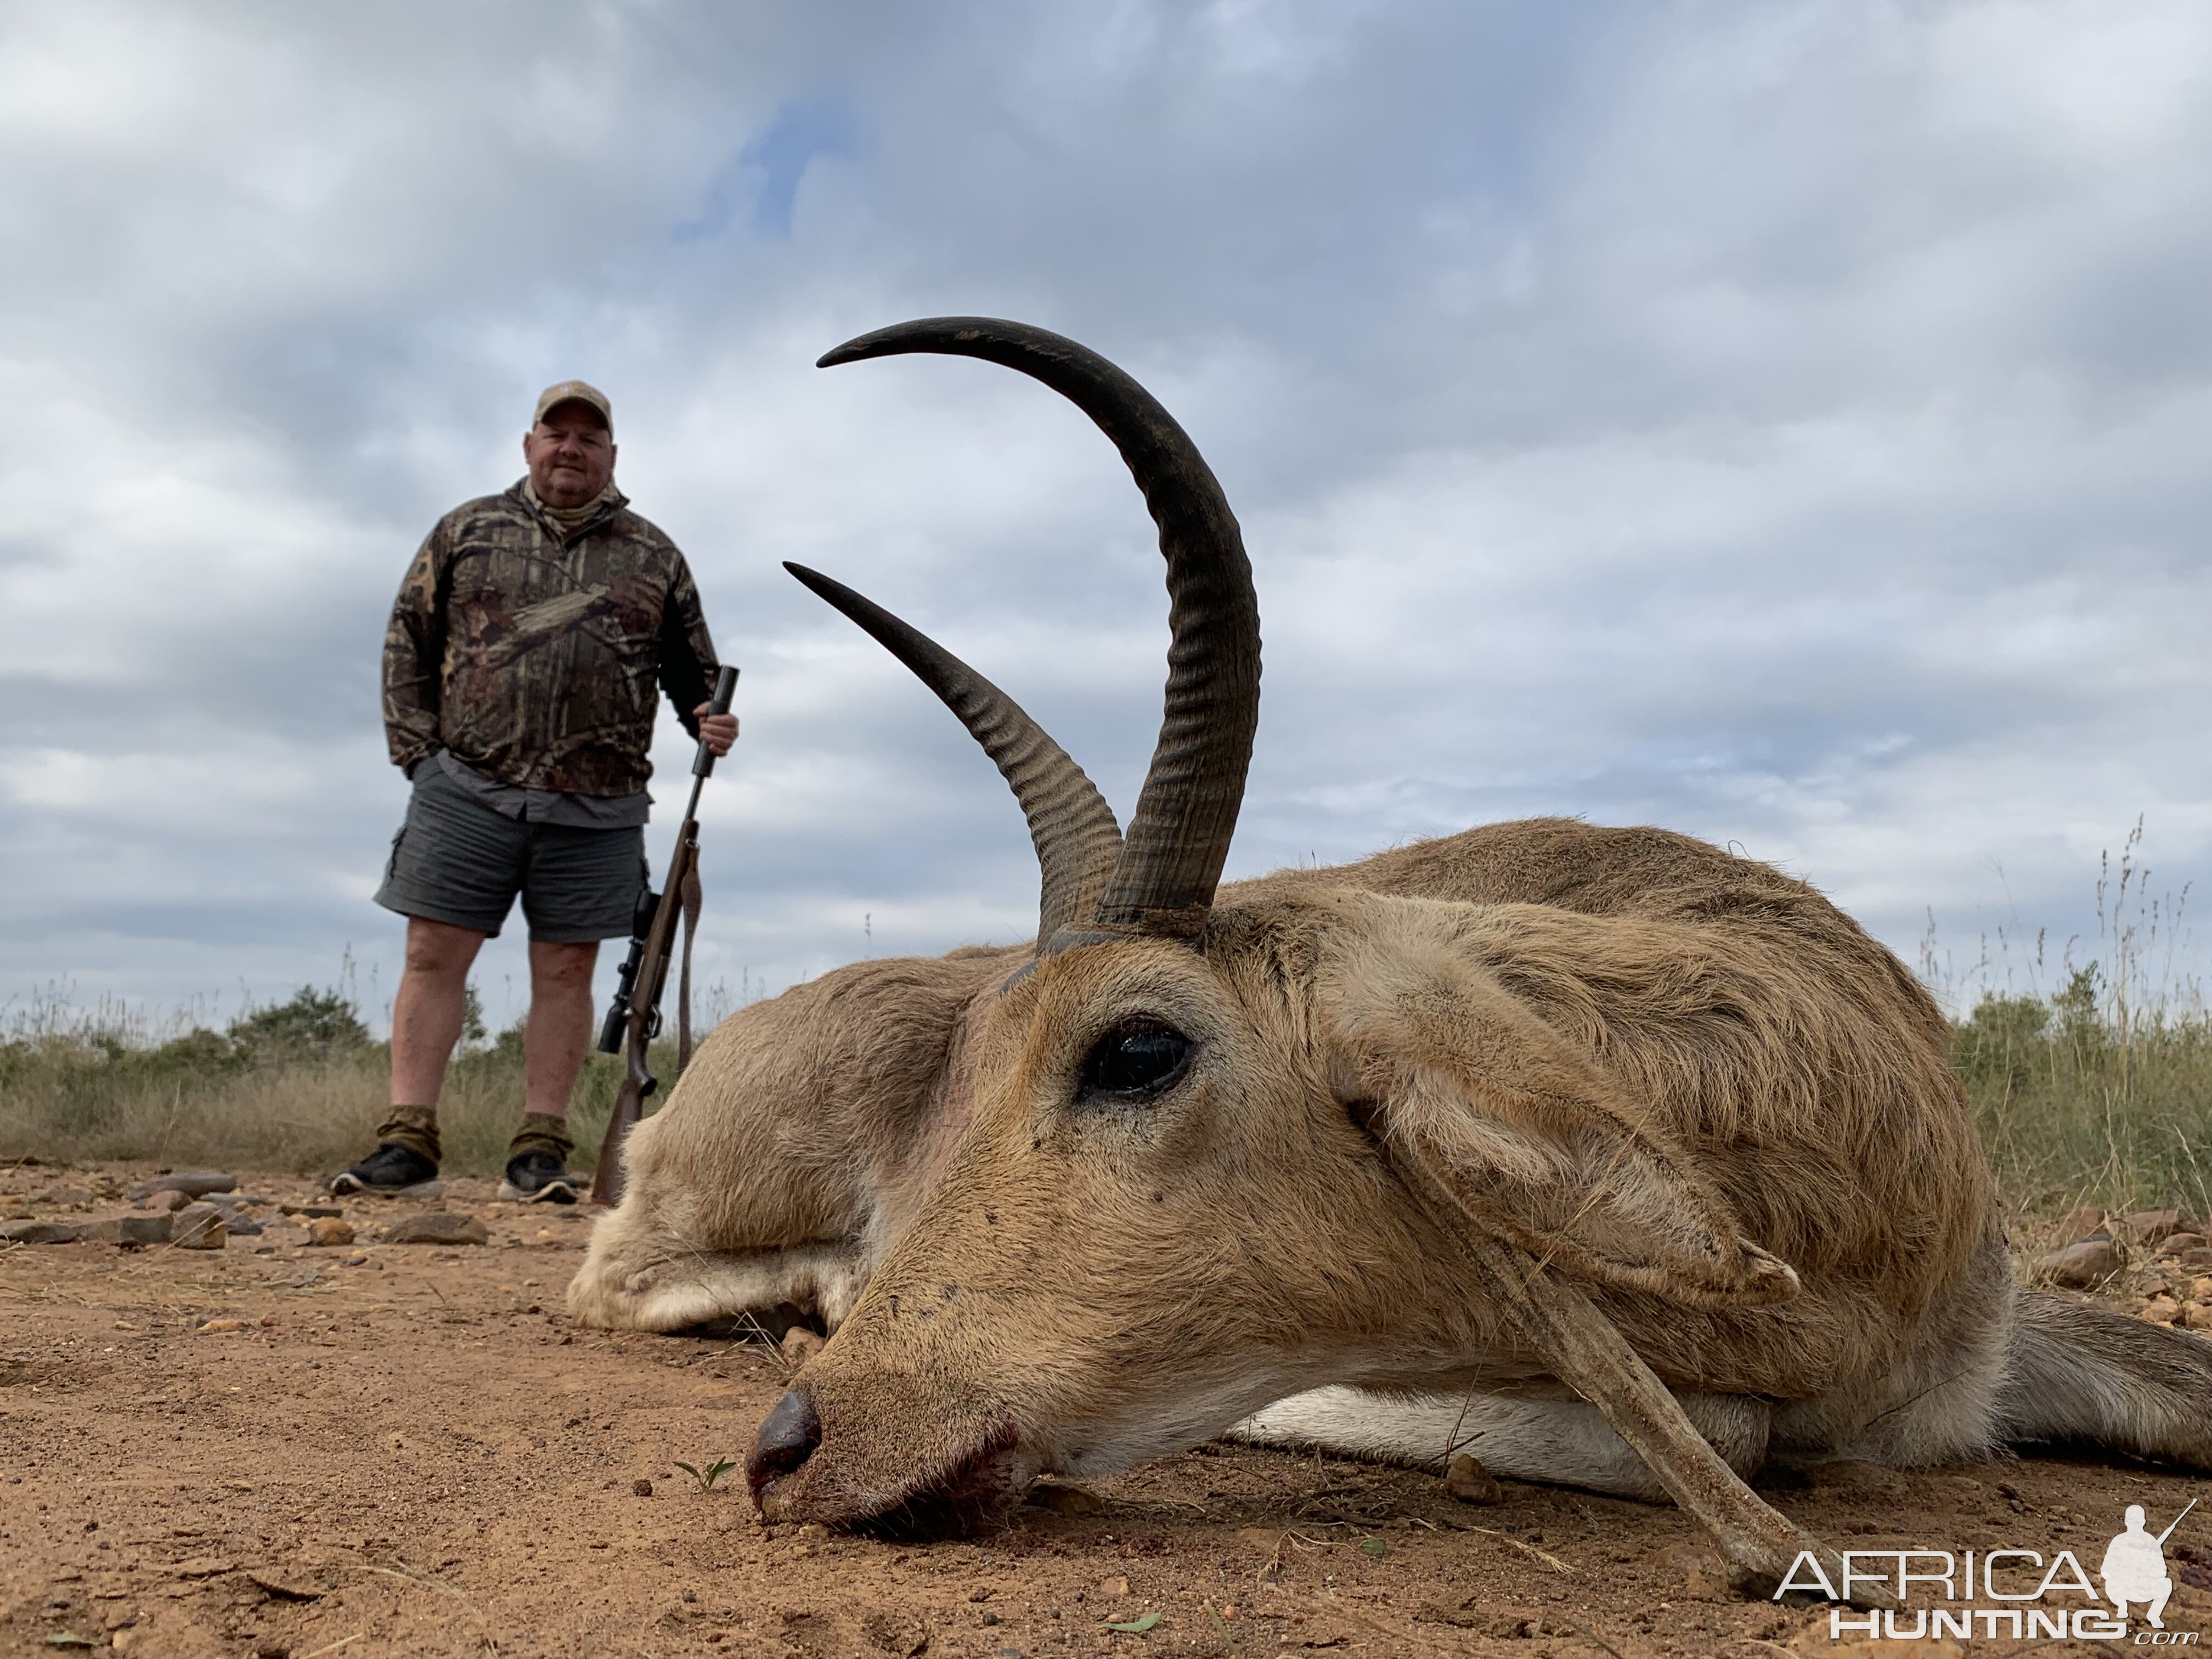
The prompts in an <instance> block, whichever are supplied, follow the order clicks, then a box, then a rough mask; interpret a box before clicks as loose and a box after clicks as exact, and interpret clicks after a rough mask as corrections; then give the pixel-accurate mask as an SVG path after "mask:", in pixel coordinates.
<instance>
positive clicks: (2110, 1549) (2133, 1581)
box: [2097, 1498, 2197, 1630]
mask: <svg viewBox="0 0 2212 1659" xmlns="http://www.w3.org/2000/svg"><path fill="white" fill-rule="evenodd" d="M2196 1507H2197V1500H2196V1499H2195V1498H2191V1499H2190V1500H2189V1509H2185V1510H2182V1512H2181V1515H2177V1516H2174V1517H2173V1521H2172V1525H2170V1526H2168V1527H2167V1528H2166V1530H2165V1531H2164V1532H2162V1533H2160V1534H2158V1535H2157V1536H2155V1537H2153V1536H2152V1535H2151V1534H2149V1533H2148V1532H2146V1531H2144V1530H2143V1506H2142V1504H2129V1505H2128V1513H2127V1526H2128V1529H2127V1530H2126V1531H2125V1532H2124V1533H2122V1534H2120V1535H2119V1536H2118V1537H2117V1538H2115V1539H2113V1540H2112V1542H2111V1543H2110V1544H2108V1545H2106V1547H2105V1564H2104V1565H2102V1566H2101V1567H2100V1568H2098V1570H2097V1572H2098V1576H2099V1577H2101V1578H2102V1579H2103V1580H2104V1581H2105V1599H2106V1601H2110V1602H2111V1603H2112V1605H2113V1606H2114V1607H2118V1609H2119V1616H2120V1617H2121V1618H2123V1619H2124V1618H2126V1617H2127V1616H2128V1603H2129V1602H2130V1601H2142V1602H2146V1603H2148V1605H2147V1606H2146V1607H2144V1608H2143V1617H2144V1618H2146V1619H2148V1620H2150V1627H2151V1628H2152V1629H2153V1630H2164V1629H2165V1628H2166V1620H2164V1619H2163V1618H2161V1617H2160V1614H2162V1613H2165V1611H2166V1598H2167V1597H2168V1596H2170V1595H2172V1594H2173V1580H2172V1579H2171V1578H2169V1577H2166V1540H2167V1539H2169V1538H2171V1537H2172V1536H2173V1528H2175V1527H2178V1526H2179V1525H2180V1524H2181V1517H2182V1516H2185V1515H2187V1514H2188V1513H2189V1510H2193V1509H2195V1508H2196Z"/></svg>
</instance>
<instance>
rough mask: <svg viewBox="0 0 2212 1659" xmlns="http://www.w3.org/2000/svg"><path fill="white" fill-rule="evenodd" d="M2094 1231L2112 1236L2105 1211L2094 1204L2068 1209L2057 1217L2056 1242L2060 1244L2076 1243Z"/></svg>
mask: <svg viewBox="0 0 2212 1659" xmlns="http://www.w3.org/2000/svg"><path fill="white" fill-rule="evenodd" d="M2095 1233H2103V1234H2104V1235H2105V1236H2106V1237H2108V1238H2109V1237H2111V1236H2112V1230H2111V1227H2110V1226H2109V1225H2108V1224H2107V1222H2106V1217H2105V1212H2103V1211H2102V1210H2100V1209H2099V1208H2098V1207H2097V1206H2095V1205H2093V1204H2085V1205H2083V1206H2081V1208H2080V1209H2078V1210H2069V1211H2068V1212H2066V1213H2065V1214H2064V1215H2063V1216H2061V1217H2059V1218H2058V1242H2059V1243H2061V1244H2078V1243H2081V1241H2082V1240H2083V1239H2085V1238H2087V1237H2090V1236H2091V1235H2093V1234H2095Z"/></svg>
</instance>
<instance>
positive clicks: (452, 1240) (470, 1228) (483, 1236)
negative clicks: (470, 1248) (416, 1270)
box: [384, 1210, 491, 1244]
mask: <svg viewBox="0 0 2212 1659" xmlns="http://www.w3.org/2000/svg"><path fill="white" fill-rule="evenodd" d="M384 1242H385V1243H387V1244H488V1243H490V1242H491V1230H490V1229H489V1228H488V1227H486V1226H485V1225H483V1222H481V1221H479V1220H477V1218H475V1217H474V1216H472V1215H454V1214H452V1213H451V1212H447V1211H444V1210H434V1211H432V1212H430V1213H429V1214H428V1215H410V1216H409V1217H407V1218H405V1219H404V1220H400V1221H395V1222H393V1223H392V1225H390V1226H389V1227H386V1229H385V1230H384Z"/></svg>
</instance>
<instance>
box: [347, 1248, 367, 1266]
mask: <svg viewBox="0 0 2212 1659" xmlns="http://www.w3.org/2000/svg"><path fill="white" fill-rule="evenodd" d="M346 1266H347V1267H367V1266H368V1251H367V1250H356V1251H355V1252H354V1253H353V1254H352V1255H349V1256H348V1257H347V1258H346Z"/></svg>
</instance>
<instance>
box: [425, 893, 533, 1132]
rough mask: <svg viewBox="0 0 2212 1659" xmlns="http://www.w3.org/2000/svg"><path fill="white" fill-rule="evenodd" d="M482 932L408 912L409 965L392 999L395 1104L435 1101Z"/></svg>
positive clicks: (433, 1104)
mask: <svg viewBox="0 0 2212 1659" xmlns="http://www.w3.org/2000/svg"><path fill="white" fill-rule="evenodd" d="M486 937H487V935H485V934H483V933H478V932H477V930H476V929H475V928H473V927H454V926H453V923H451V922H449V921H426V920H424V919H423V918H422V917H421V916H410V917H408V919H407V967H406V969H405V971H404V972H403V973H402V974H401V975H400V976H399V990H398V994H397V995H395V996H394V997H393V998H392V1104H393V1105H395V1106H428V1107H432V1108H435V1107H436V1105H437V1103H438V1095H439V1092H440V1091H441V1090H443V1089H444V1088H445V1086H446V1063H447V1061H448V1060H451V1059H452V1058H453V1049H454V1047H455V1045H457V1044H458V1043H459V1042H460V1040H461V1019H462V1013H463V1010H464V1008H465V1006H466V1003H465V999H466V996H467V992H468V983H469V969H471V967H473V966H475V964H476V959H477V951H480V950H482V949H483V942H484V939H485V938H486ZM533 948H534V947H533Z"/></svg>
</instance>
